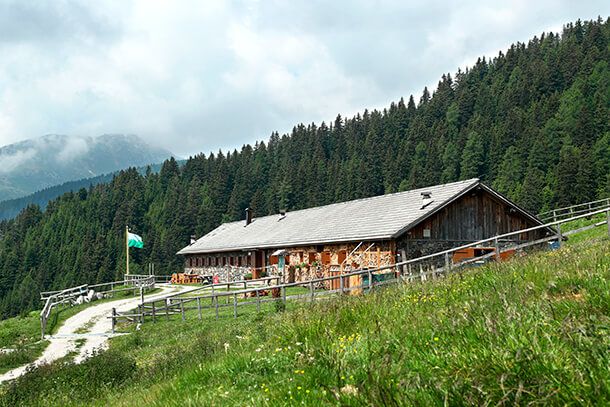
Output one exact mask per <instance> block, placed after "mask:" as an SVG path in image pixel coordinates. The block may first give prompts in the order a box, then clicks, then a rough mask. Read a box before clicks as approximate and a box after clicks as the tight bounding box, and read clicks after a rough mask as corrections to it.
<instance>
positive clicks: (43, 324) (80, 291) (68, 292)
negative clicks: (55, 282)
mask: <svg viewBox="0 0 610 407" xmlns="http://www.w3.org/2000/svg"><path fill="white" fill-rule="evenodd" d="M117 287H118V288H117ZM154 287H155V278H154V276H140V277H138V276H133V277H131V278H129V279H124V280H122V281H111V282H109V283H101V284H93V285H89V284H83V285H79V286H77V287H70V288H66V289H64V290H57V291H43V292H41V293H40V300H41V301H44V302H45V304H44V306H43V307H42V311H41V312H40V330H41V337H42V339H44V335H45V332H46V329H47V322H48V320H49V317H50V316H51V311H52V310H53V308H55V307H56V306H58V305H60V304H68V303H69V304H75V303H76V301H77V299H78V298H79V297H81V296H85V295H87V294H88V293H89V291H90V290H93V291H94V292H95V293H96V294H103V295H108V294H112V293H117V292H121V291H127V290H136V289H141V290H145V289H151V288H154Z"/></svg>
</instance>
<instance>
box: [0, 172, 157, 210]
mask: <svg viewBox="0 0 610 407" xmlns="http://www.w3.org/2000/svg"><path fill="white" fill-rule="evenodd" d="M148 168H150V171H151V172H159V170H160V169H161V164H152V165H147V166H146V167H140V168H138V172H139V173H140V174H142V175H144V174H146V171H147V170H148ZM115 175H117V172H114V173H110V174H103V175H98V176H97V177H92V178H83V179H79V180H76V181H69V182H65V183H63V184H60V185H54V186H52V187H48V188H45V189H42V190H40V191H36V192H34V193H33V194H30V195H26V196H23V197H21V198H15V199H8V200H6V201H0V220H5V219H12V218H14V217H15V216H17V215H18V214H19V213H21V211H22V210H23V209H24V208H26V207H28V206H29V205H37V206H39V207H40V208H41V209H42V210H44V209H46V207H47V204H48V203H49V201H52V200H54V199H56V198H57V197H59V196H61V195H64V194H65V193H67V192H77V191H78V190H80V189H81V188H85V189H89V188H90V187H92V186H95V185H99V184H104V183H109V182H110V181H112V179H113V178H114V177H115Z"/></svg>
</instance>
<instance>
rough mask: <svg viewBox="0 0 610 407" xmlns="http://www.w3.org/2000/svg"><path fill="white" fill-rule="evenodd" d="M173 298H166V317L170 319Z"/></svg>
mask: <svg viewBox="0 0 610 407" xmlns="http://www.w3.org/2000/svg"><path fill="white" fill-rule="evenodd" d="M171 303H172V300H170V299H167V300H165V317H166V318H167V320H168V321H169V306H170V305H171Z"/></svg>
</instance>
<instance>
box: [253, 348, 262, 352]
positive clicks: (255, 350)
mask: <svg viewBox="0 0 610 407" xmlns="http://www.w3.org/2000/svg"><path fill="white" fill-rule="evenodd" d="M261 350H262V349H261V348H256V349H254V352H260V351H261Z"/></svg>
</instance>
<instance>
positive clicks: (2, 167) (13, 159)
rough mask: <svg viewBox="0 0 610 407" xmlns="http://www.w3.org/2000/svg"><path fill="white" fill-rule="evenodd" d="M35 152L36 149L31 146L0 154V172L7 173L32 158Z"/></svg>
mask: <svg viewBox="0 0 610 407" xmlns="http://www.w3.org/2000/svg"><path fill="white" fill-rule="evenodd" d="M36 154H37V151H36V149H34V148H31V149H28V150H24V151H16V152H14V153H12V154H3V155H0V174H9V173H11V172H13V171H15V170H18V169H19V167H20V166H21V165H23V164H26V163H27V162H28V161H29V160H31V159H33V158H34V157H35V156H36Z"/></svg>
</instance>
